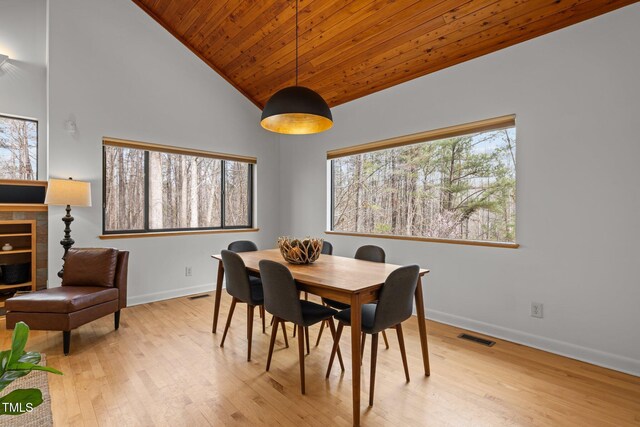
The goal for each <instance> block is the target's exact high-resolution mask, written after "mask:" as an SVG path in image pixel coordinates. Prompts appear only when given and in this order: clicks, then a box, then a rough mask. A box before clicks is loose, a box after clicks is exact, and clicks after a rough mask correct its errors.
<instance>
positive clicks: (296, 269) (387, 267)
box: [211, 249, 430, 426]
mask: <svg viewBox="0 0 640 427" xmlns="http://www.w3.org/2000/svg"><path fill="white" fill-rule="evenodd" d="M238 255H240V257H241V258H242V260H243V261H244V264H245V267H246V268H247V270H248V271H249V274H251V275H255V276H259V274H260V267H259V263H260V261H261V260H271V261H276V262H279V263H281V264H283V265H286V266H287V267H288V268H289V270H290V271H291V274H292V275H293V278H294V279H295V281H296V285H297V287H298V289H299V290H300V291H302V292H307V293H309V294H313V295H317V296H319V297H324V298H330V299H332V300H335V301H340V302H343V303H346V304H350V305H351V368H352V369H351V378H352V394H353V425H354V426H358V425H360V389H361V372H360V371H361V363H362V362H361V359H360V345H361V343H360V339H361V338H360V334H361V327H362V319H361V311H362V310H361V307H362V305H363V304H367V303H371V302H374V301H377V300H378V293H379V292H380V288H381V287H382V285H383V284H384V282H385V280H386V278H387V276H389V274H390V273H391V272H392V271H394V270H395V269H397V268H399V267H401V266H400V265H395V264H387V263H377V262H371V261H364V260H358V259H354V258H348V257H341V256H336V255H320V257H319V258H318V259H317V260H316V261H315V262H313V263H311V264H290V263H288V262H287V261H285V260H284V259H283V257H282V255H281V254H280V250H279V249H267V250H260V251H250V252H238ZM211 257H212V258H214V259H216V260H218V261H219V262H218V276H217V282H216V290H215V302H214V310H213V328H212V332H213V333H216V329H217V326H218V316H219V314H220V300H221V299H222V285H223V278H224V266H223V263H222V257H221V255H220V254H215V255H211ZM427 273H429V270H427V269H423V268H421V269H420V275H419V276H418V285H417V286H416V292H415V303H416V314H417V321H418V331H419V333H420V344H421V348H422V360H423V364H424V374H425V375H426V376H429V375H430V370H429V349H428V344H427V326H426V320H425V313H424V297H423V291H422V277H423V276H424V275H425V274H427Z"/></svg>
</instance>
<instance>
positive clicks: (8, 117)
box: [0, 113, 40, 182]
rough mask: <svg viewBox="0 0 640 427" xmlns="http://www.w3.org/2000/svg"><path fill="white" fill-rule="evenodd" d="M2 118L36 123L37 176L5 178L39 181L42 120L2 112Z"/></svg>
mask: <svg viewBox="0 0 640 427" xmlns="http://www.w3.org/2000/svg"><path fill="white" fill-rule="evenodd" d="M0 118H4V119H12V120H22V121H24V122H32V123H35V124H36V164H35V178H34V179H21V178H3V179H5V180H6V179H11V180H15V181H26V182H31V181H38V179H39V172H40V171H39V165H40V122H39V121H38V120H37V119H33V118H31V117H22V116H12V115H11V114H2V113H0Z"/></svg>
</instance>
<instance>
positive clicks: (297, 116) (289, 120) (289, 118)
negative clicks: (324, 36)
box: [260, 0, 333, 135]
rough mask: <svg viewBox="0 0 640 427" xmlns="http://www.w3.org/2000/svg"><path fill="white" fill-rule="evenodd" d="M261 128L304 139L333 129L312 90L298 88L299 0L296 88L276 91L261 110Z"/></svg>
mask: <svg viewBox="0 0 640 427" xmlns="http://www.w3.org/2000/svg"><path fill="white" fill-rule="evenodd" d="M260 125H261V126H262V127H263V128H265V129H266V130H269V131H271V132H276V133H283V134H290V135H307V134H311V133H319V132H324V131H325V130H329V129H331V127H332V126H333V117H332V116H331V109H330V108H329V106H328V105H327V103H326V102H325V100H324V99H322V97H321V96H320V95H319V94H318V93H317V92H314V91H313V90H311V89H309V88H307V87H304V86H298V0H296V85H295V86H289V87H286V88H284V89H281V90H279V91H278V92H276V93H275V94H273V96H272V97H271V98H270V99H269V100H268V101H267V103H266V104H265V106H264V110H262V117H261V120H260Z"/></svg>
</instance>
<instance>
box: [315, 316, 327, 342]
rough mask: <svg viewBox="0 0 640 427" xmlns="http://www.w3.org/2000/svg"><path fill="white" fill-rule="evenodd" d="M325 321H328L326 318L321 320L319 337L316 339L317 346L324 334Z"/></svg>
mask: <svg viewBox="0 0 640 427" xmlns="http://www.w3.org/2000/svg"><path fill="white" fill-rule="evenodd" d="M325 322H326V320H323V321H322V322H320V332H318V339H317V340H316V347H317V346H318V344H320V337H321V336H322V331H323V330H324V324H325Z"/></svg>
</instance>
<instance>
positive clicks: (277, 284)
mask: <svg viewBox="0 0 640 427" xmlns="http://www.w3.org/2000/svg"><path fill="white" fill-rule="evenodd" d="M260 275H261V276H262V283H263V286H264V306H265V309H266V310H267V311H268V312H269V313H271V314H272V315H273V316H274V322H273V331H272V333H271V342H270V343H269V356H268V357H267V371H268V370H269V367H270V366H271V357H272V355H273V344H274V342H275V339H276V332H277V331H278V324H279V323H281V324H284V322H292V323H293V324H294V325H295V326H296V327H297V329H298V357H299V359H300V390H301V391H302V394H304V393H305V385H304V383H305V381H304V338H305V335H307V336H308V327H309V326H311V325H315V324H316V323H318V322H322V321H323V320H325V319H329V327H330V328H331V333H332V335H334V336H335V324H334V322H333V316H334V315H335V314H336V313H337V311H336V310H334V309H333V308H330V307H326V306H324V305H320V304H316V303H313V302H311V301H305V300H301V299H300V298H299V296H298V290H297V287H296V282H295V280H294V278H293V276H292V275H291V272H290V271H289V269H288V268H287V267H286V266H284V265H282V264H280V263H277V262H274V261H269V260H262V261H260ZM334 347H335V348H336V353H337V354H338V356H339V357H340V358H341V355H340V347H339V346H337V345H334Z"/></svg>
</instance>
